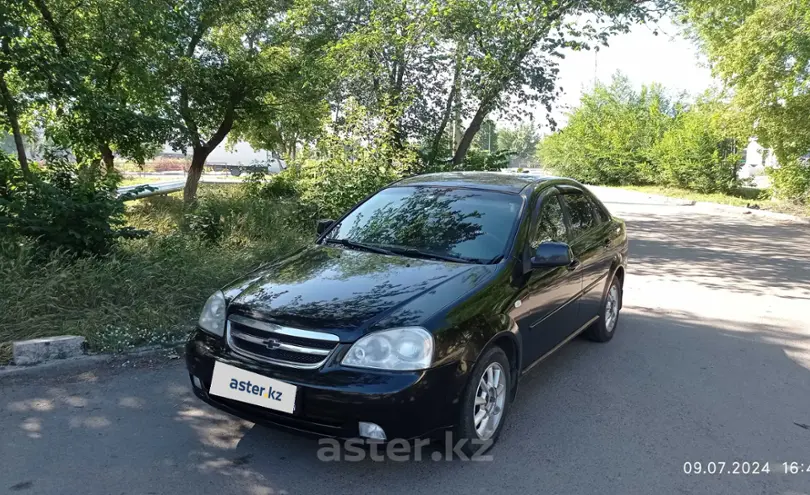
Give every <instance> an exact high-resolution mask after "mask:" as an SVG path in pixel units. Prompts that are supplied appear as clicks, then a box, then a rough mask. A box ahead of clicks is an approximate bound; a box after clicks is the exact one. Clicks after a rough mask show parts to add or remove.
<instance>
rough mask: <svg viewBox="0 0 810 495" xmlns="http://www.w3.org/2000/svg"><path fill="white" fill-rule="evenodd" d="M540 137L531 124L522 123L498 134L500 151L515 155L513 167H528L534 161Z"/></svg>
mask: <svg viewBox="0 0 810 495" xmlns="http://www.w3.org/2000/svg"><path fill="white" fill-rule="evenodd" d="M539 142H540V135H539V134H538V132H537V128H536V127H535V126H534V125H533V124H532V123H531V122H528V123H522V124H520V125H518V126H517V127H515V128H512V129H503V130H501V131H500V132H499V133H498V149H500V150H508V151H511V152H512V153H514V156H513V158H512V165H513V166H528V165H530V163H531V162H532V161H533V160H534V156H535V153H536V151H537V144H538V143H539Z"/></svg>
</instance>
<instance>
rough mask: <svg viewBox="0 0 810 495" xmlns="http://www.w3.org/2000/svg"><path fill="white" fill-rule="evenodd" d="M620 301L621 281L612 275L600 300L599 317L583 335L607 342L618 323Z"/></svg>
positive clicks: (596, 340)
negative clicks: (608, 285)
mask: <svg viewBox="0 0 810 495" xmlns="http://www.w3.org/2000/svg"><path fill="white" fill-rule="evenodd" d="M621 303H622V281H621V279H620V278H618V277H613V280H611V282H610V287H609V288H608V290H607V292H606V293H605V297H604V299H603V300H602V306H601V307H600V310H599V319H598V320H597V321H596V322H595V323H594V324H593V325H591V327H590V328H588V330H586V332H585V336H586V337H588V338H589V339H591V340H593V341H595V342H607V341H608V340H610V339H612V338H613V334H614V333H616V326H617V325H618V324H619V309H620V308H621Z"/></svg>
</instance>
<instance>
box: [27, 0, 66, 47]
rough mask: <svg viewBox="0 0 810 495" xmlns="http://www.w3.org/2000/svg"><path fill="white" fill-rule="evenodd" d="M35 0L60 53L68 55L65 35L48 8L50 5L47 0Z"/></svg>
mask: <svg viewBox="0 0 810 495" xmlns="http://www.w3.org/2000/svg"><path fill="white" fill-rule="evenodd" d="M33 1H34V5H35V6H36V8H37V10H38V11H39V14H40V15H41V16H42V19H43V20H44V21H45V25H46V26H47V27H48V31H49V32H50V33H51V36H52V37H53V41H54V43H56V48H58V49H59V54H60V55H61V56H62V57H67V56H68V54H69V52H68V48H67V42H66V41H65V38H64V36H62V32H61V31H60V30H59V25H58V24H57V23H56V21H55V20H54V19H53V14H52V13H51V11H50V9H49V8H48V5H47V4H46V3H45V0H33Z"/></svg>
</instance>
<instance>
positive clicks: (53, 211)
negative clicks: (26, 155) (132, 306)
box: [0, 157, 143, 255]
mask: <svg viewBox="0 0 810 495" xmlns="http://www.w3.org/2000/svg"><path fill="white" fill-rule="evenodd" d="M118 180H119V177H118V176H117V175H115V174H104V172H103V170H102V169H101V168H100V167H99V166H98V165H97V164H87V165H77V164H74V163H71V162H69V161H68V160H67V159H65V158H64V157H50V159H49V161H48V164H47V168H44V169H42V170H40V169H33V170H32V174H31V177H29V178H28V179H25V178H24V177H23V176H22V173H21V172H20V170H19V167H18V166H17V164H16V162H14V161H12V160H10V159H9V158H7V157H6V158H4V159H3V160H2V162H0V232H2V233H3V234H4V235H10V234H14V235H21V236H24V237H28V238H30V239H32V240H34V241H35V242H36V244H37V246H38V247H39V249H40V250H41V251H43V252H52V251H56V250H65V251H69V252H71V253H73V254H79V255H88V254H104V253H107V252H108V251H109V250H110V248H111V246H112V244H113V242H114V241H115V239H117V238H119V237H137V236H141V235H143V232H140V231H136V230H134V229H132V228H129V227H125V226H124V224H125V220H124V204H123V202H122V201H121V200H120V199H119V198H118V197H117V196H118V193H117V183H118Z"/></svg>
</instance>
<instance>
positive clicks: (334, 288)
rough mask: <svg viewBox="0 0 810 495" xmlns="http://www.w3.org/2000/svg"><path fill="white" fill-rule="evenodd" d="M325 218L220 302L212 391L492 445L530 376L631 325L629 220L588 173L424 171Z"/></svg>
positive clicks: (274, 415)
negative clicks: (625, 316)
mask: <svg viewBox="0 0 810 495" xmlns="http://www.w3.org/2000/svg"><path fill="white" fill-rule="evenodd" d="M318 233H319V238H318V240H317V241H316V242H315V243H314V244H312V245H311V246H308V247H306V248H305V249H303V250H302V251H301V252H299V253H297V254H295V255H293V256H290V257H288V258H286V259H283V260H281V261H278V262H276V263H275V264H272V265H269V266H266V267H263V268H260V269H259V270H257V271H255V272H254V273H252V274H250V275H248V276H246V277H245V278H243V279H241V280H238V281H236V282H235V283H233V284H231V285H229V286H228V287H225V288H223V289H222V290H221V291H218V292H216V293H215V294H213V295H212V296H211V297H210V298H209V299H208V301H207V302H206V304H205V307H204V309H203V311H202V314H201V316H200V320H199V323H198V328H197V332H196V333H195V335H194V336H193V337H192V338H191V340H190V341H189V342H188V345H187V366H188V371H189V373H190V376H191V381H192V384H193V389H194V393H195V394H196V395H197V396H198V397H199V398H201V399H202V400H204V401H205V402H207V403H209V404H211V405H213V406H215V407H217V408H219V409H221V410H224V411H227V412H229V413H231V414H234V415H236V416H239V417H242V418H245V419H248V420H250V421H254V422H259V423H264V424H272V425H276V426H282V427H287V428H291V429H296V430H302V431H306V432H311V433H316V434H318V435H324V436H332V437H339V438H367V439H375V440H389V441H390V440H392V439H394V438H406V439H410V438H416V437H426V438H427V437H434V436H436V434H437V433H440V434H444V432H447V431H450V432H453V434H454V435H455V437H454V438H461V439H470V440H476V441H478V443H479V444H480V443H481V442H482V441H486V442H488V443H489V444H491V443H492V442H494V441H495V439H497V437H498V434H499V432H500V431H501V429H502V428H503V425H504V422H505V418H506V415H507V412H508V411H509V405H510V403H511V402H512V400H514V398H515V396H516V393H517V388H518V383H519V381H520V377H521V376H522V375H523V374H524V373H526V372H527V371H528V370H529V369H531V368H532V367H533V366H534V365H535V364H537V363H539V362H540V361H541V360H542V359H543V358H545V357H546V356H548V355H549V354H551V353H552V352H554V351H555V350H557V349H558V348H560V347H561V346H562V345H563V344H565V343H566V342H568V341H570V340H571V339H573V338H574V337H576V336H577V335H579V334H580V333H583V334H584V335H585V336H587V337H588V338H589V339H591V340H594V341H597V342H606V341H608V340H610V339H611V338H612V337H613V334H614V332H615V330H616V325H617V321H618V318H619V310H620V309H621V306H622V284H623V282H624V278H625V267H626V261H627V252H628V249H627V236H626V233H625V224H624V222H623V221H622V220H620V219H618V218H615V217H613V216H611V214H610V213H609V212H608V211H607V209H606V208H605V206H604V205H603V204H602V203H601V202H600V201H599V200H598V199H597V198H596V197H594V196H593V194H591V193H590V192H589V191H588V190H587V189H586V188H585V187H583V186H582V185H581V184H579V183H577V182H576V181H573V180H570V179H561V178H553V177H537V176H531V175H522V174H521V175H517V174H507V173H492V172H489V173H487V172H464V173H442V174H429V175H422V176H417V177H412V178H409V179H404V180H401V181H399V182H396V183H394V184H391V185H390V186H389V187H387V188H385V189H383V190H381V191H379V192H377V193H376V194H374V195H372V196H370V197H368V198H366V199H365V200H364V201H362V202H361V203H359V204H358V205H356V206H355V207H354V208H353V209H352V210H351V211H349V212H348V213H347V214H346V215H344V216H343V217H342V218H340V219H339V220H336V221H331V220H325V221H322V222H320V223H319V225H318Z"/></svg>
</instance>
